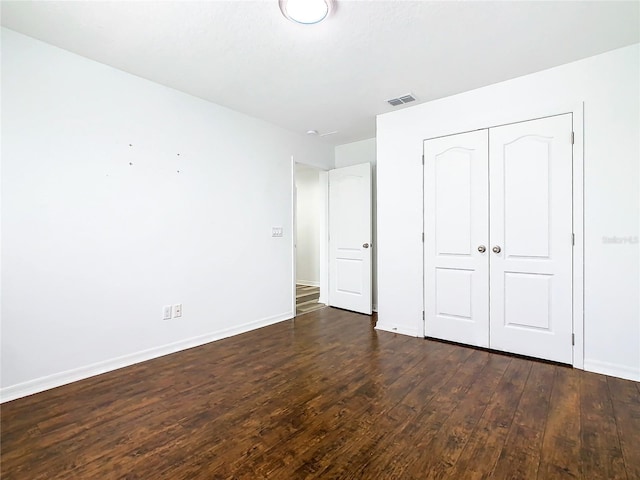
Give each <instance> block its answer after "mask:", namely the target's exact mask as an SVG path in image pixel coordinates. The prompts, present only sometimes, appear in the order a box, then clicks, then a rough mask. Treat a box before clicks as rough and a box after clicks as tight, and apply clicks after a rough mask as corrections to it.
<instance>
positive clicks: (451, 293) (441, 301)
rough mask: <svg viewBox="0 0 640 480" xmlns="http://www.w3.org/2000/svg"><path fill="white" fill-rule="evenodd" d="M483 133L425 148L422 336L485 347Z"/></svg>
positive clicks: (430, 143)
mask: <svg viewBox="0 0 640 480" xmlns="http://www.w3.org/2000/svg"><path fill="white" fill-rule="evenodd" d="M487 155H488V133H487V130H479V131H475V132H469V133H462V134H459V135H451V136H448V137H442V138H436V139H433V140H427V141H425V143H424V156H425V167H424V191H425V196H424V213H425V242H424V259H425V336H428V337H434V338H440V339H444V340H451V341H456V342H461V343H466V344H469V345H476V346H481V347H488V346H489V269H488V256H489V253H488V251H489V249H488V244H487V240H488V238H489V230H488V222H487V220H488V214H489V212H488V208H489V199H488V158H487Z"/></svg>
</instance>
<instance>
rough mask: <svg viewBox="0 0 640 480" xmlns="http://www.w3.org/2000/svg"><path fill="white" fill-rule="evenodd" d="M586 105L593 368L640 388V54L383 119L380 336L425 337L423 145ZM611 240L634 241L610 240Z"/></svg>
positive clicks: (587, 281) (635, 49)
mask: <svg viewBox="0 0 640 480" xmlns="http://www.w3.org/2000/svg"><path fill="white" fill-rule="evenodd" d="M579 102H584V239H583V241H584V256H585V260H584V335H585V337H584V366H585V368H586V369H587V370H591V371H596V372H601V373H607V374H611V375H616V376H620V377H625V378H631V379H635V380H640V301H639V297H640V293H639V292H640V284H639V279H640V266H639V263H640V253H639V244H638V230H639V223H640V215H639V213H640V200H639V193H638V192H639V190H640V188H639V176H640V175H639V174H640V46H639V45H633V46H630V47H626V48H622V49H619V50H615V51H612V52H609V53H605V54H602V55H598V56H595V57H591V58H587V59H585V60H581V61H578V62H574V63H570V64H567V65H563V66H560V67H557V68H553V69H550V70H546V71H543V72H539V73H535V74H532V75H527V76H524V77H520V78H517V79H514V80H509V81H506V82H503V83H499V84H495V85H491V86H488V87H485V88H481V89H478V90H474V91H470V92H466V93H463V94H460V95H455V96H452V97H448V98H444V99H441V100H437V101H433V102H429V103H426V104H423V105H417V106H415V107H410V108H406V109H403V110H399V111H397V112H392V113H388V114H385V115H380V116H379V117H378V130H377V142H378V246H379V250H378V271H379V286H378V294H379V301H378V307H379V320H378V325H379V326H380V327H381V328H384V329H388V330H394V329H395V330H394V331H400V332H404V333H407V334H411V335H416V336H421V335H422V334H423V330H422V303H423V300H422V275H423V267H422V243H421V239H420V234H421V232H422V166H421V161H420V159H421V155H422V143H423V140H424V139H427V138H431V137H436V136H439V135H446V134H451V133H457V132H463V131H468V130H474V129H478V128H484V127H487V126H491V125H499V124H502V123H508V122H512V121H517V120H524V119H528V118H533V117H535V116H539V114H540V113H544V112H549V113H553V112H555V113H560V112H559V111H558V110H561V111H562V110H565V111H566V108H565V107H566V106H567V105H575V104H577V103H579ZM607 237H618V238H621V239H625V240H624V243H606V241H605V239H606V238H607Z"/></svg>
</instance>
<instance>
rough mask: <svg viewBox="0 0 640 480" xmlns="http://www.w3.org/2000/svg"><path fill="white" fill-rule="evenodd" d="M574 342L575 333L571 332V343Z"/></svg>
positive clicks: (573, 343)
mask: <svg viewBox="0 0 640 480" xmlns="http://www.w3.org/2000/svg"><path fill="white" fill-rule="evenodd" d="M575 344H576V334H575V333H572V334H571V345H575Z"/></svg>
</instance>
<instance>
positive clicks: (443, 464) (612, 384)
mask: <svg viewBox="0 0 640 480" xmlns="http://www.w3.org/2000/svg"><path fill="white" fill-rule="evenodd" d="M374 322H375V317H367V316H364V315H358V314H354V313H350V312H346V311H343V310H336V309H332V308H325V309H322V310H318V311H315V312H311V313H308V314H306V315H304V316H302V317H298V318H296V319H295V321H287V322H282V323H279V324H277V325H273V326H270V327H266V328H263V329H260V330H256V331H253V332H249V333H246V334H243V335H238V336H236V337H232V338H228V339H225V340H221V341H218V342H214V343H210V344H207V345H204V346H202V347H198V348H193V349H190V350H186V351H183V352H179V353H176V354H173V355H168V356H165V357H161V358H158V359H155V360H151V361H148V362H144V363H140V364H137V365H133V366H131V367H127V368H123V369H121V370H117V371H114V372H110V373H106V374H104V375H100V376H97V377H93V378H90V379H87V380H83V381H81V382H76V383H74V384H71V385H66V386H63V387H59V388H56V389H53V390H49V391H47V392H43V393H40V394H37V395H32V396H30V397H26V398H22V399H19V400H15V401H13V402H8V403H6V404H4V405H2V407H1V420H2V423H1V449H2V450H1V464H0V469H1V470H0V471H1V476H2V479H4V480H18V479H19V480H22V479H24V480H27V479H28V480H38V479H81V480H82V479H145V480H155V479H171V480H180V479H207V480H209V479H229V480H231V479H251V480H253V479H264V478H270V479H306V478H308V479H373V480H375V479H393V480H396V479H465V480H466V479H476V478H477V479H483V478H494V479H536V478H537V479H540V480H546V479H554V478H578V479H585V480H587V479H599V478H602V479H627V480H632V479H640V453H639V452H640V390H639V389H638V384H637V383H635V382H630V381H626V380H620V379H617V378H612V377H605V376H602V375H596V374H592V373H586V372H582V371H578V370H573V369H570V368H567V367H563V366H557V365H553V364H549V363H543V362H536V361H532V360H528V359H523V358H518V357H512V356H507V355H502V354H498V353H492V352H487V351H483V350H475V349H472V348H466V347H462V346H458V345H452V344H448V343H442V342H434V341H429V340H423V339H418V338H410V337H406V336H401V335H395V334H391V333H387V332H380V331H376V330H374V328H373V325H374Z"/></svg>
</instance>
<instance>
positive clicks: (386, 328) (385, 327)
mask: <svg viewBox="0 0 640 480" xmlns="http://www.w3.org/2000/svg"><path fill="white" fill-rule="evenodd" d="M376 330H382V331H383V332H391V333H399V334H400V335H408V336H410V337H422V336H423V335H422V333H420V332H418V331H417V330H416V329H414V328H407V327H406V326H402V325H394V324H391V323H380V322H378V323H377V324H376Z"/></svg>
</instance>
